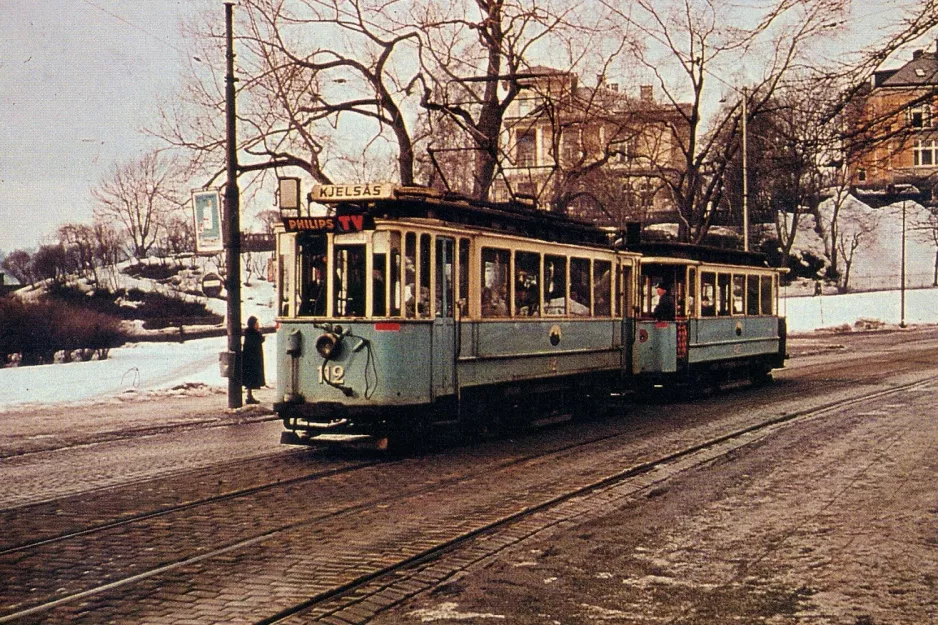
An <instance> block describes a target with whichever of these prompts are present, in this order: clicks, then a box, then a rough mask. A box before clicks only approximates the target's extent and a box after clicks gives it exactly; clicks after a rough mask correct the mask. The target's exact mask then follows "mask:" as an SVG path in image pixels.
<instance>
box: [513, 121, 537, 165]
mask: <svg viewBox="0 0 938 625" xmlns="http://www.w3.org/2000/svg"><path fill="white" fill-rule="evenodd" d="M517 151H518V167H534V166H536V165H537V142H536V141H535V137H534V130H526V131H524V132H523V133H521V134H519V135H518V146H517Z"/></svg>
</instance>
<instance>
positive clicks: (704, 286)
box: [700, 271, 717, 317]
mask: <svg viewBox="0 0 938 625" xmlns="http://www.w3.org/2000/svg"><path fill="white" fill-rule="evenodd" d="M716 301H717V274H715V273H711V272H709V271H704V272H702V273H701V274H700V316H701V317H714V316H716V314H717V308H716Z"/></svg>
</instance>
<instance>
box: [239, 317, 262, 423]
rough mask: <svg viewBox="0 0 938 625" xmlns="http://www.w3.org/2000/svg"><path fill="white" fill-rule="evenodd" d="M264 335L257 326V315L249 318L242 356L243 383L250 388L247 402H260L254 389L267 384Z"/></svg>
mask: <svg viewBox="0 0 938 625" xmlns="http://www.w3.org/2000/svg"><path fill="white" fill-rule="evenodd" d="M263 343H264V335H262V334H261V331H260V329H259V328H258V326H257V317H249V318H248V327H247V329H245V331H244V347H243V348H242V356H241V384H243V385H244V388H246V389H247V390H248V398H247V401H246V403H248V404H257V403H259V402H258V401H257V400H256V399H255V398H254V394H253V392H252V391H253V390H254V389H256V388H261V387H262V386H264V385H265V384H266V380H264V346H263Z"/></svg>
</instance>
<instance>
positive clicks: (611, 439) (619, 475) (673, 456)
mask: <svg viewBox="0 0 938 625" xmlns="http://www.w3.org/2000/svg"><path fill="white" fill-rule="evenodd" d="M929 381H930V380H918V381H914V382H911V383H908V384H903V385H898V386H894V387H890V388H887V389H879V390H876V391H873V392H870V393H865V394H863V395H862V396H860V397H856V398H851V399H847V400H838V401H832V402H828V403H827V404H824V405H821V406H816V407H813V408H811V409H809V410H804V411H800V412H798V411H796V412H792V413H790V414H783V415H782V416H777V417H774V418H772V419H764V420H762V421H760V422H759V423H756V424H752V425H749V426H747V427H744V428H737V429H734V430H732V431H731V432H729V433H724V434H721V435H720V436H715V437H710V438H707V439H706V440H703V441H701V442H698V443H696V444H694V445H689V446H686V447H683V448H681V449H679V450H677V451H674V452H672V453H668V454H664V455H661V456H657V457H654V458H649V459H646V460H644V461H642V462H638V463H634V464H631V465H629V466H627V467H626V468H624V469H622V470H620V471H617V472H615V473H613V474H611V475H606V476H603V477H601V478H598V479H594V480H591V481H589V482H588V483H586V484H581V485H579V486H578V487H576V488H569V489H567V490H565V491H563V492H559V493H556V494H554V495H553V496H551V497H546V498H544V499H542V500H540V501H537V502H535V503H533V504H531V505H527V506H525V507H523V508H521V509H520V510H516V511H514V512H513V513H510V514H497V515H496V516H497V518H495V519H494V520H491V521H490V522H483V523H481V524H477V527H473V528H472V529H471V530H469V531H465V532H461V533H458V534H457V535H455V536H451V537H449V538H448V539H446V540H442V541H438V542H435V543H434V544H432V545H429V546H427V547H426V548H424V549H420V550H418V551H416V552H414V553H408V554H407V556H406V557H403V558H398V559H397V560H395V561H394V562H392V563H390V564H388V565H387V566H383V567H381V566H379V567H373V569H372V570H370V571H368V572H367V573H366V574H363V575H351V576H350V575H344V576H340V577H342V583H338V584H333V585H332V586H330V587H329V588H324V589H322V590H321V591H320V592H316V593H310V596H309V598H308V599H306V600H304V601H303V602H300V603H296V604H294V605H291V606H285V607H282V608H281V609H279V610H278V611H277V612H276V614H275V615H274V616H268V617H265V618H262V619H256V622H259V623H273V622H279V621H282V620H284V619H289V618H290V617H292V616H293V615H298V614H300V613H307V612H309V611H310V610H313V611H316V610H320V611H322V610H323V609H324V607H323V606H328V605H330V604H334V603H335V602H339V603H342V602H343V597H348V596H350V595H354V594H355V593H356V592H360V591H361V590H362V589H363V588H365V587H366V586H368V585H369V584H375V583H378V581H379V580H380V579H383V578H385V577H387V576H389V575H391V576H393V575H395V574H397V573H400V572H401V571H405V570H407V569H408V567H414V566H418V565H420V563H422V562H426V561H433V560H436V559H438V558H439V557H440V556H441V555H442V554H444V553H446V552H449V551H451V550H453V549H456V548H459V547H460V546H462V545H465V544H466V543H467V542H469V541H471V540H473V539H475V538H477V537H480V536H483V535H486V534H491V533H493V532H498V531H499V530H500V529H501V528H505V527H508V526H513V525H515V524H518V523H522V522H524V520H525V519H527V518H530V517H531V516H532V515H536V514H538V513H541V512H545V511H548V510H550V509H552V508H555V507H557V506H560V505H562V504H565V503H566V502H569V501H572V500H575V499H577V498H581V497H584V496H586V495H588V494H589V493H590V492H592V491H596V490H603V489H607V488H610V487H613V486H615V485H617V484H619V483H621V482H623V481H628V480H634V479H639V478H641V477H642V476H644V475H647V474H649V473H651V472H654V471H656V469H657V468H658V467H661V466H664V465H667V464H671V463H676V462H681V461H682V460H683V459H686V458H689V457H690V456H692V455H694V454H699V453H702V452H704V451H706V450H708V449H711V448H714V447H715V446H719V445H721V444H726V443H727V442H728V441H741V442H740V445H739V446H743V445H745V444H748V443H749V442H750V441H747V440H742V439H744V438H746V437H747V436H751V435H752V434H755V433H758V432H761V431H764V430H767V429H770V428H773V427H779V426H781V425H784V424H787V423H789V422H792V421H795V420H797V419H805V418H810V417H811V416H813V415H818V414H823V413H824V412H826V411H830V410H836V409H842V408H844V407H848V406H850V405H854V404H856V403H859V402H864V401H872V400H873V399H875V398H878V397H882V396H886V395H889V394H892V393H900V392H903V391H906V390H909V389H913V388H915V387H916V386H919V385H924V384H926V383H928V382H929ZM627 436H629V433H628V432H619V433H615V434H611V435H608V436H602V437H599V438H588V439H585V440H583V441H579V442H575V443H571V444H568V445H561V446H559V447H554V448H551V449H548V450H546V451H537V452H536V453H532V454H527V455H521V456H518V457H514V458H512V459H511V460H509V461H505V462H495V463H493V464H490V465H489V464H484V463H483V466H482V467H481V468H479V470H477V471H470V472H468V473H463V474H462V475H459V474H457V475H455V476H454V477H450V478H448V479H441V480H425V481H424V483H423V485H421V486H419V487H416V488H411V489H405V491H404V492H396V491H394V490H391V491H390V492H385V493H384V496H383V497H370V498H369V497H363V498H361V499H360V500H359V501H358V502H357V503H355V504H354V505H347V506H344V507H340V508H337V509H335V510H332V511H331V512H328V514H321V515H318V516H314V517H311V518H306V519H303V520H298V521H296V522H293V523H287V524H282V523H281V524H280V525H279V526H278V527H268V528H266V529H265V530H264V531H257V529H259V528H256V529H255V530H254V531H253V534H252V535H248V536H245V537H243V538H242V539H240V540H234V541H228V542H227V543H225V544H222V545H218V546H217V547H215V548H214V549H209V550H205V549H201V550H199V552H198V553H196V554H194V555H191V556H189V557H182V558H176V559H175V560H174V561H172V562H168V563H167V562H162V563H159V564H158V565H157V566H153V565H150V566H149V567H148V568H147V567H144V568H145V570H138V571H137V572H136V573H133V574H129V575H124V576H123V577H121V578H120V579H102V582H103V583H99V584H97V585H93V584H90V585H87V586H86V587H85V588H83V589H81V590H78V591H77V592H70V593H63V594H61V595H60V596H56V597H49V598H48V600H47V601H45V602H42V603H38V604H35V605H32V606H28V607H27V606H22V609H18V610H15V611H11V612H9V613H7V614H6V615H3V616H0V623H4V622H12V621H14V620H19V619H22V618H27V617H30V616H36V615H41V614H43V613H46V612H49V611H54V610H56V609H60V608H62V607H64V606H67V605H68V604H72V603H76V602H81V601H84V600H86V599H88V598H89V597H92V596H95V595H100V594H107V593H109V592H112V591H116V590H117V589H118V588H124V587H127V586H131V585H133V584H138V583H140V582H143V581H145V580H150V579H153V578H157V577H161V576H163V577H165V576H172V575H175V574H179V573H182V572H184V571H185V570H187V569H192V568H193V567H194V566H196V565H201V564H202V563H207V562H211V561H213V560H216V559H218V558H221V557H225V556H229V555H230V554H233V553H237V552H239V551H247V550H251V549H254V548H256V547H258V546H260V545H261V544H262V543H266V542H270V541H276V540H286V539H287V537H289V536H290V535H294V534H296V533H297V532H304V531H308V530H312V529H314V528H315V527H317V526H323V525H325V526H326V527H329V526H330V524H332V526H335V527H340V526H342V525H343V523H346V520H347V519H355V518H357V517H356V515H364V514H366V513H368V512H369V511H373V510H375V509H380V508H382V507H386V506H389V505H392V504H394V503H398V504H399V503H400V502H401V500H402V498H403V501H413V502H418V501H420V500H421V499H422V498H425V497H427V496H430V495H433V494H435V493H439V492H443V491H448V490H453V489H454V488H456V487H457V486H459V485H464V484H466V483H469V482H472V481H473V480H476V479H478V478H479V476H480V475H481V474H483V473H493V472H505V473H507V472H509V471H510V470H512V469H515V468H518V467H521V466H523V465H538V466H549V465H551V464H554V463H555V462H557V461H558V460H557V459H560V458H563V457H564V456H567V455H570V454H576V453H579V454H584V453H585V452H584V450H588V449H589V448H591V447H593V448H595V447H599V446H610V445H612V446H613V447H614V446H615V443H616V442H617V439H620V438H621V437H627ZM414 462H415V461H403V462H400V463H385V466H384V467H382V468H388V469H390V472H392V473H395V472H396V470H395V469H394V468H393V467H401V466H404V465H407V464H408V463H414ZM375 464H377V463H375ZM372 467H373V465H368V466H357V467H349V468H347V470H344V471H343V472H342V475H343V476H345V477H349V476H350V475H351V474H352V473H354V472H356V471H360V470H365V469H369V468H372ZM404 472H406V471H404ZM309 480H310V478H305V481H309ZM303 481H304V479H302V478H300V479H298V480H297V481H296V482H295V483H294V484H291V485H287V484H281V485H282V486H284V487H285V488H288V487H290V486H295V485H296V484H300V483H302V482H303ZM390 481H392V482H393V481H394V479H391V480H390ZM275 486H277V485H275V484H270V485H267V486H265V487H261V488H256V489H246V490H245V491H244V492H242V493H239V494H234V493H232V494H230V495H227V496H225V497H224V498H222V499H219V501H217V502H212V503H236V502H238V500H239V499H241V500H246V499H247V498H250V497H253V496H254V495H256V494H259V493H261V492H262V491H264V490H267V489H270V488H274V487H275ZM378 490H379V491H380V490H381V489H380V488H379V489H378ZM200 505H202V506H204V505H208V504H207V503H206V502H202V503H201V504H199V503H191V504H187V505H186V506H182V507H179V508H178V509H177V510H176V511H175V512H176V513H180V512H191V511H195V510H197V509H198V508H199V506H200ZM496 509H497V507H496ZM172 512H173V511H161V512H158V513H154V515H153V516H150V517H146V518H144V517H141V518H140V519H128V520H125V521H122V522H121V523H119V524H114V525H112V526H110V527H101V528H88V529H87V530H85V531H83V532H80V533H76V534H74V538H75V539H77V538H82V537H83V538H89V537H92V536H93V535H94V534H96V533H99V534H106V533H108V532H112V531H114V530H115V529H119V528H124V527H133V526H134V525H135V524H140V523H143V522H146V521H152V520H156V519H158V518H163V517H166V516H167V515H171V514H172ZM352 525H353V526H354V525H355V523H354V522H353V523H352ZM69 540H73V537H71V536H63V537H59V538H56V539H54V541H55V542H56V543H57V544H59V545H61V544H62V543H67V542H68V541H69ZM48 545H51V542H48V541H47V542H45V543H36V548H41V547H43V546H48ZM30 548H31V547H30V546H28V545H23V546H20V547H17V548H16V549H15V550H8V551H5V552H0V560H6V559H10V557H11V556H16V558H17V559H21V558H22V556H23V555H24V554H25V553H27V552H28V551H29V550H30ZM62 550H64V551H68V550H69V549H68V548H67V547H65V548H62ZM168 551H169V550H168V548H167V552H168ZM486 557H487V556H486ZM0 568H5V567H2V564H0ZM397 594H400V593H397ZM343 609H344V608H343ZM40 620H41V619H40Z"/></svg>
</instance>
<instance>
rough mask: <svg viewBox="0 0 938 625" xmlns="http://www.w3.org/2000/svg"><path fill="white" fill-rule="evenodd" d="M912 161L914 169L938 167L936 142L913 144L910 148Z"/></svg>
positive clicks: (937, 145)
mask: <svg viewBox="0 0 938 625" xmlns="http://www.w3.org/2000/svg"><path fill="white" fill-rule="evenodd" d="M912 160H913V164H914V165H915V166H916V167H934V166H935V165H938V140H935V139H929V140H921V139H919V140H918V141H916V142H915V146H914V147H913V148H912Z"/></svg>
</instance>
